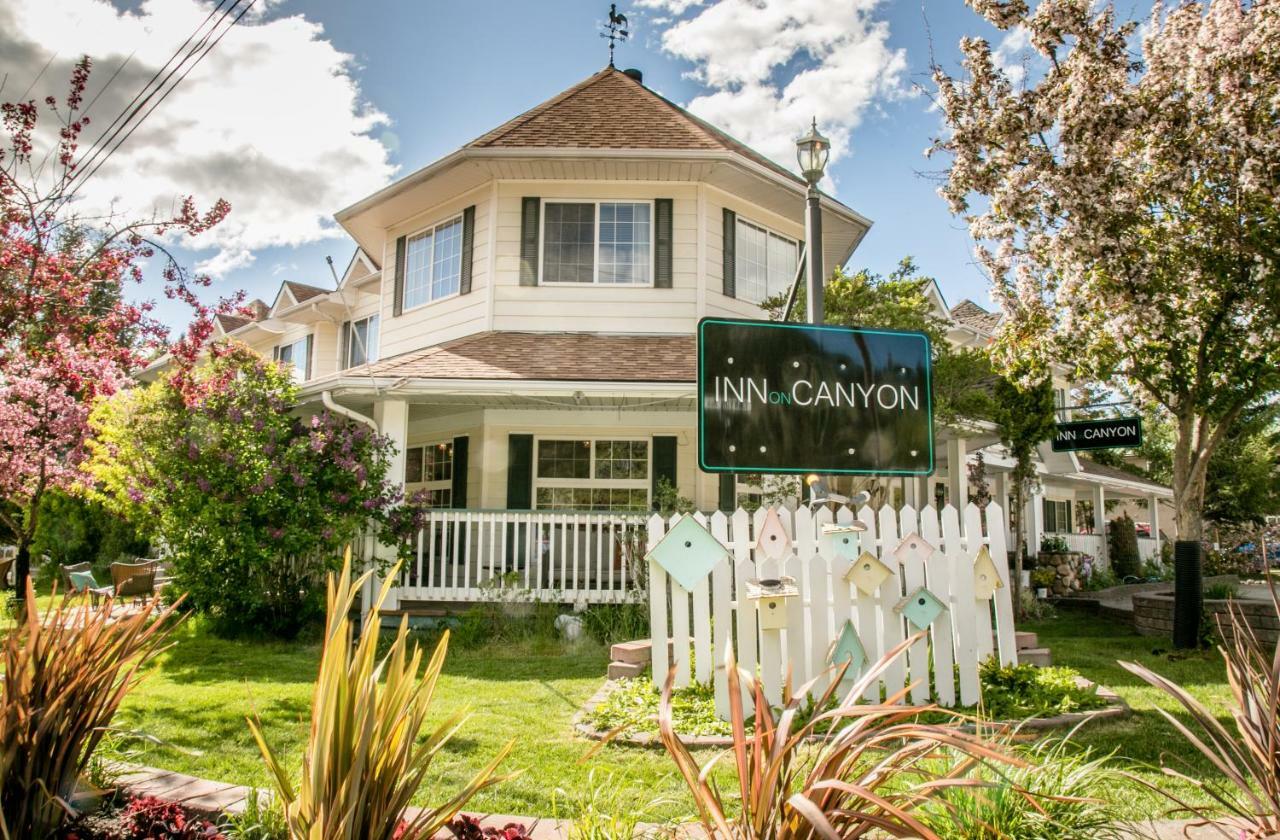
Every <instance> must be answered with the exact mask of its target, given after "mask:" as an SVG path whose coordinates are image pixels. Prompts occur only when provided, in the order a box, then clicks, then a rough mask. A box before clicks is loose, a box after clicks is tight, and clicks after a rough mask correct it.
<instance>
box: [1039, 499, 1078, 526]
mask: <svg viewBox="0 0 1280 840" xmlns="http://www.w3.org/2000/svg"><path fill="white" fill-rule="evenodd" d="M1043 505H1053V506H1054V508H1055V512H1054V514H1053V518H1054V523H1053V524H1054V530H1052V531H1050V530H1049V517H1048V516H1045V513H1046V511H1045V510H1044V508H1043ZM1058 505H1066V508H1065V510H1066V511H1067V515H1066V519H1067V530H1065V531H1063V530H1062V529H1061V528H1060V527H1059V523H1058V521H1057V520H1058V514H1057V511H1056V508H1057V506H1058ZM1075 507H1076V503H1075V501H1073V500H1072V499H1051V498H1047V497H1046V498H1045V499H1043V500H1042V507H1041V511H1040V515H1041V516H1042V517H1043V518H1044V532H1045V534H1047V535H1049V536H1065V535H1066V534H1074V533H1075V527H1076V522H1075V519H1076V511H1075Z"/></svg>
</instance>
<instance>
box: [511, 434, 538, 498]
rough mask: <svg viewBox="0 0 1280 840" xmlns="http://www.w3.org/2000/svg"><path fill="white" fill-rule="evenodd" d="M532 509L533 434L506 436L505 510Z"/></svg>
mask: <svg viewBox="0 0 1280 840" xmlns="http://www.w3.org/2000/svg"><path fill="white" fill-rule="evenodd" d="M532 509H533V435H508V436H507V510H532Z"/></svg>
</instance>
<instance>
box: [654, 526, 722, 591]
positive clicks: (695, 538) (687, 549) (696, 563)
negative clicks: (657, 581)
mask: <svg viewBox="0 0 1280 840" xmlns="http://www.w3.org/2000/svg"><path fill="white" fill-rule="evenodd" d="M728 556H729V551H728V550H727V549H726V548H725V547H724V546H723V545H721V544H720V541H719V540H718V539H716V538H715V537H713V536H712V535H711V532H710V531H708V530H707V529H706V528H704V527H702V525H701V524H700V523H699V522H698V520H696V519H694V518H693V517H692V516H689V515H688V514H686V515H685V517H684V518H683V519H681V520H680V521H679V522H677V523H676V524H675V527H673V528H672V529H671V530H670V531H668V532H667V533H666V535H664V536H663V538H662V539H660V540H658V544H657V545H655V546H654V547H653V548H652V549H650V551H649V553H648V555H646V558H645V559H647V560H652V561H653V562H654V563H657V564H658V565H659V566H661V567H662V568H663V569H665V570H666V572H667V574H669V575H671V577H672V578H673V579H674V580H675V582H676V583H678V584H680V586H682V587H684V589H685V590H686V591H689V592H692V591H693V588H694V587H695V586H697V585H698V584H699V583H701V582H702V581H703V580H704V579H705V578H706V576H707V575H709V574H711V570H712V569H713V568H715V565H716V564H717V563H719V562H720V561H721V560H723V559H724V558H726V557H728Z"/></svg>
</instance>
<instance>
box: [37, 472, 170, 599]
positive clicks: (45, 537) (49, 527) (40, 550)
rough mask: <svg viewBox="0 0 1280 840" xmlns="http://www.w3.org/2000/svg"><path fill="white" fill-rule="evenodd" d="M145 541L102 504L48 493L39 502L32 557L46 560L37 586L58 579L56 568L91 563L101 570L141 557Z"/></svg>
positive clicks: (124, 520)
mask: <svg viewBox="0 0 1280 840" xmlns="http://www.w3.org/2000/svg"><path fill="white" fill-rule="evenodd" d="M149 549H150V546H149V545H148V543H147V540H146V539H145V538H144V537H143V536H142V535H141V534H139V533H138V530H137V529H136V528H135V527H134V526H133V525H131V524H130V523H129V522H128V521H127V520H126V519H125V518H124V517H122V516H119V515H118V514H115V513H112V512H111V511H109V510H107V509H106V507H104V506H103V505H102V503H101V502H97V501H92V500H88V499H84V498H81V497H80V496H73V495H70V494H68V493H64V492H62V491H60V490H50V491H48V492H46V493H45V494H44V495H43V496H42V497H41V499H40V508H39V520H38V521H37V524H36V533H35V537H34V538H33V539H32V542H31V555H32V557H48V558H49V562H48V563H47V564H45V565H44V566H41V567H40V568H39V570H38V576H39V581H40V583H47V582H48V581H50V580H53V579H54V578H56V577H57V567H58V566H60V565H61V566H69V565H71V564H73V563H91V564H93V565H94V566H95V567H96V568H99V569H101V568H104V567H105V566H107V565H108V564H110V563H113V562H115V561H117V560H120V559H121V558H132V557H143V556H146V554H147V553H148V552H149Z"/></svg>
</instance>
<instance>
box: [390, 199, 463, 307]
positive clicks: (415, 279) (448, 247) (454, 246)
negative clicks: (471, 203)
mask: <svg viewBox="0 0 1280 840" xmlns="http://www.w3.org/2000/svg"><path fill="white" fill-rule="evenodd" d="M461 280H462V217H461V216H458V217H456V218H453V219H450V220H449V221H447V222H443V223H441V224H438V225H436V226H435V227H431V228H428V229H427V230H424V231H422V232H420V233H416V234H414V235H413V236H410V237H408V239H407V241H406V242H405V271H404V308H405V309H413V308H414V307H415V306H422V305H424V304H427V303H431V302H432V301H436V300H441V299H442V298H447V297H450V296H452V295H456V294H458V289H459V286H460V283H461Z"/></svg>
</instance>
